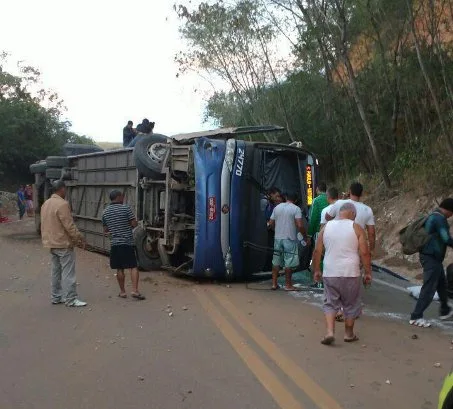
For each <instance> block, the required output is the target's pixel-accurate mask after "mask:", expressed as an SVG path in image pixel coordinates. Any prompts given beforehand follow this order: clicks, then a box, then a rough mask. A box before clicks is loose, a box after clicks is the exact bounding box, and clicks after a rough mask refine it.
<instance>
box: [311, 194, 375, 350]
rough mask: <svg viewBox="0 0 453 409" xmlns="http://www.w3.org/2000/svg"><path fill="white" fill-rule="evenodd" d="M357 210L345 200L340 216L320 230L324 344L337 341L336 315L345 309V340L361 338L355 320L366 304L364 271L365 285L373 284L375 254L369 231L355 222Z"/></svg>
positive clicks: (318, 260)
mask: <svg viewBox="0 0 453 409" xmlns="http://www.w3.org/2000/svg"><path fill="white" fill-rule="evenodd" d="M356 215H357V210H356V208H355V205H354V204H353V203H344V204H343V205H342V206H341V208H340V210H339V219H338V220H332V221H329V223H327V224H326V226H325V227H324V228H323V229H322V230H321V232H320V233H319V238H318V242H317V243H316V249H315V253H314V257H313V263H314V269H315V276H314V279H315V281H320V280H321V277H322V278H323V281H324V305H323V310H324V314H325V318H326V327H327V334H326V335H325V336H324V338H323V339H322V340H321V343H322V344H324V345H331V344H332V343H333V342H334V341H335V337H334V335H335V317H336V315H337V313H338V312H339V311H340V310H341V308H343V315H344V320H345V335H344V341H345V342H354V341H358V340H359V338H358V337H357V335H356V334H355V332H354V323H355V320H356V319H357V318H358V317H359V316H360V313H361V310H362V303H361V298H360V291H361V283H362V277H361V271H360V262H362V265H363V268H364V270H365V274H364V277H363V283H364V284H367V285H368V284H370V283H371V256H370V249H369V247H368V243H367V238H366V233H365V230H364V229H363V228H362V227H361V226H360V225H359V224H357V223H355V222H354V219H355V218H356ZM324 250H325V256H324V270H323V271H322V272H321V257H322V253H323V251H324Z"/></svg>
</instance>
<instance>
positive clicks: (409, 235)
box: [399, 216, 431, 256]
mask: <svg viewBox="0 0 453 409" xmlns="http://www.w3.org/2000/svg"><path fill="white" fill-rule="evenodd" d="M428 217H429V216H421V217H419V218H418V219H416V220H414V221H413V222H411V223H409V224H408V225H407V226H406V227H405V228H404V229H401V230H400V231H399V236H400V243H401V245H402V247H403V254H406V255H408V256H409V255H411V254H415V253H418V252H420V251H421V250H422V249H423V247H424V246H425V244H426V243H428V241H429V240H430V238H431V235H430V234H428V233H427V232H426V230H425V223H426V220H428Z"/></svg>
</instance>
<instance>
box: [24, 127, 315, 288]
mask: <svg viewBox="0 0 453 409" xmlns="http://www.w3.org/2000/svg"><path fill="white" fill-rule="evenodd" d="M282 131H284V129H283V128H281V127H278V126H259V127H238V128H222V129H217V130H213V131H205V132H197V133H192V134H180V135H175V136H172V137H166V136H164V135H159V134H149V135H143V136H141V137H140V138H138V141H137V143H136V145H135V147H134V148H133V149H132V148H125V149H119V150H112V151H102V152H100V151H95V152H92V153H83V154H78V155H72V156H61V157H48V158H47V159H46V160H45V161H40V162H39V163H37V164H34V165H31V167H30V168H31V171H32V173H34V174H35V197H37V198H38V201H37V202H38V208H37V209H36V210H37V211H36V214H37V216H36V226H37V229H38V230H39V229H40V216H39V212H40V206H41V205H42V203H43V201H44V200H45V199H46V198H47V197H49V196H50V194H51V183H50V182H51V181H52V180H55V179H60V178H62V179H64V180H66V184H67V186H68V189H67V200H68V201H69V203H70V206H71V209H72V212H73V215H74V219H75V221H76V223H77V225H78V227H79V229H80V231H81V232H83V234H84V235H85V237H86V240H87V243H88V245H89V246H90V247H91V248H92V249H93V250H96V251H100V252H105V253H108V252H109V250H110V243H109V238H108V236H107V235H105V234H104V230H103V227H102V222H101V217H102V212H103V210H104V208H105V206H106V205H107V204H108V202H109V199H108V197H109V192H110V191H111V190H112V189H119V190H121V191H122V192H123V193H124V195H125V200H126V202H127V203H128V204H129V205H131V206H132V208H133V209H134V211H135V214H136V215H137V220H138V221H139V226H138V227H137V228H136V229H135V231H134V237H135V244H136V248H137V258H138V261H139V266H140V267H141V268H142V269H144V270H160V269H168V270H170V271H173V272H179V273H185V274H188V275H192V276H195V277H209V278H214V279H220V280H221V279H224V280H232V279H237V280H241V279H246V278H249V277H250V276H251V275H253V274H256V273H259V272H261V271H263V270H264V267H265V264H266V259H267V257H268V254H269V251H272V250H269V248H268V230H267V223H266V220H265V214H264V212H263V209H262V201H263V198H264V197H265V192H266V191H267V190H268V189H270V188H271V187H273V186H275V187H278V188H279V189H280V190H282V191H291V192H297V194H298V196H299V198H300V200H299V205H300V207H301V209H302V211H303V214H305V216H307V215H308V211H309V207H310V205H311V203H312V201H313V197H314V191H315V188H316V182H317V159H316V158H315V156H314V155H313V154H312V153H310V152H308V151H306V150H304V149H303V148H302V147H301V145H300V144H297V143H293V144H292V145H289V146H288V145H283V144H279V143H269V142H253V141H251V140H252V139H256V136H257V135H263V134H264V133H271V132H282ZM252 134H255V136H254V138H252V137H251V135H252ZM258 137H259V136H258ZM268 139H270V138H268ZM304 263H306V260H305V261H304V260H301V264H304ZM303 267H306V265H305V266H302V268H303Z"/></svg>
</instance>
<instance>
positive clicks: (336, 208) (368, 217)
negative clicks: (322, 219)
mask: <svg viewBox="0 0 453 409" xmlns="http://www.w3.org/2000/svg"><path fill="white" fill-rule="evenodd" d="M362 193H363V186H362V184H361V183H359V182H354V183H352V184H351V186H350V188H349V197H350V198H349V199H346V200H338V201H337V202H336V203H335V204H334V205H332V207H331V208H330V209H329V210H328V212H327V213H326V221H329V220H333V219H336V220H338V219H339V215H340V208H341V206H343V205H344V204H345V203H352V204H353V205H354V206H355V208H356V212H357V215H356V219H355V220H354V222H355V223H357V224H358V225H359V226H360V227H362V229H365V231H366V233H367V236H368V245H369V247H370V252H371V256H372V257H373V255H374V249H375V245H376V228H375V223H374V214H373V210H371V207H369V206H367V205H366V204H364V203H362V202H360V198H361V196H362Z"/></svg>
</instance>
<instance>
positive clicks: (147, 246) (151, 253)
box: [142, 235, 160, 260]
mask: <svg viewBox="0 0 453 409" xmlns="http://www.w3.org/2000/svg"><path fill="white" fill-rule="evenodd" d="M157 243H158V238H157V237H156V238H154V239H153V238H152V237H150V236H148V235H146V236H145V237H144V238H143V242H142V249H143V251H144V253H145V254H146V255H147V256H148V257H149V258H151V259H154V260H155V259H158V258H160V255H159V249H158V247H157Z"/></svg>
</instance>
